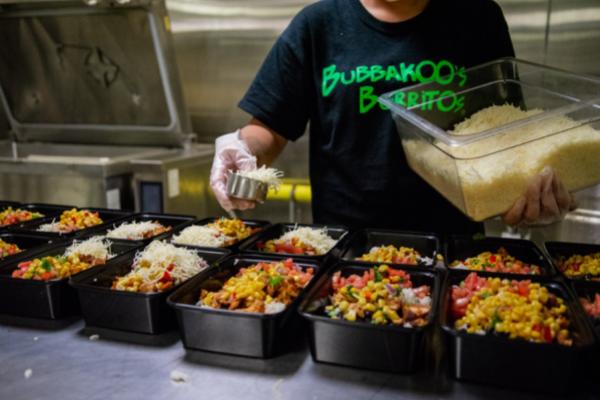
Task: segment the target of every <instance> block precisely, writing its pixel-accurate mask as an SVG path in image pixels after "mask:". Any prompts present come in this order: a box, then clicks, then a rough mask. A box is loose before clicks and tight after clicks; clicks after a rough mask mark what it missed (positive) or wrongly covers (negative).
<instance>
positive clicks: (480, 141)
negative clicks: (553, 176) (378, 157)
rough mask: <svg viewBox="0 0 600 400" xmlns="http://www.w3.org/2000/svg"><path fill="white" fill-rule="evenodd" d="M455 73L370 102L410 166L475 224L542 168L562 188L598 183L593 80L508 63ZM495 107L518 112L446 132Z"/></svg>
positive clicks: (599, 130)
mask: <svg viewBox="0 0 600 400" xmlns="http://www.w3.org/2000/svg"><path fill="white" fill-rule="evenodd" d="M459 72H460V73H455V74H452V75H448V76H444V77H441V78H439V79H436V80H435V81H431V79H430V80H429V81H428V82H425V83H421V84H418V85H414V86H410V87H406V88H402V89H400V90H397V91H394V92H390V93H386V94H384V95H383V96H381V97H380V99H379V100H380V102H381V103H382V104H383V105H384V106H386V107H388V108H389V109H390V111H391V113H392V116H393V118H394V121H395V122H396V127H397V130H398V134H399V135H400V138H401V141H402V146H403V148H404V153H405V155H406V159H407V161H408V164H409V165H410V167H411V168H412V169H413V170H414V171H415V172H416V173H417V174H419V175H420V176H421V177H422V178H423V179H424V180H425V181H427V182H428V183H429V184H430V185H431V186H433V187H434V188H435V189H436V190H437V191H438V192H440V193H441V194H442V195H443V196H444V197H446V199H448V200H449V201H450V202H451V203H452V204H454V205H455V206H456V207H457V208H459V209H460V210H461V211H462V212H463V213H465V214H466V215H468V216H469V217H470V218H472V219H474V220H476V221H482V220H484V219H487V218H489V217H493V216H495V215H499V214H502V213H504V212H506V211H507V210H508V209H509V208H510V207H511V205H512V204H513V203H514V202H515V201H516V200H517V199H518V198H519V196H521V195H522V194H523V193H524V192H525V189H526V187H527V185H528V183H529V182H530V181H531V179H532V178H533V177H534V176H535V175H537V174H539V173H540V172H541V171H542V169H543V168H544V167H546V166H549V167H552V168H553V169H554V170H555V171H556V172H557V173H558V175H559V176H560V179H561V180H562V182H563V183H564V185H565V186H566V188H567V189H568V190H569V191H576V190H579V189H583V188H585V187H588V186H592V185H595V184H596V183H598V182H600V122H599V121H600V79H598V78H591V77H585V76H580V75H575V74H571V73H568V72H564V71H560V70H556V69H553V68H549V67H545V66H542V65H537V64H533V63H529V62H525V61H520V60H517V59H513V58H505V59H499V60H496V61H493V62H490V63H487V64H483V65H480V66H477V67H473V68H470V69H466V70H461V71H459ZM415 95H417V96H416V98H417V100H415ZM405 99H413V100H411V101H409V102H407V101H405ZM505 104H511V105H513V106H516V107H518V108H520V109H521V110H523V111H527V113H524V112H515V110H507V109H506V108H504V107H502V109H501V110H500V109H499V110H495V111H491V112H488V113H487V115H486V117H485V118H482V121H483V123H482V124H474V123H473V124H471V126H470V127H469V129H468V131H463V132H462V134H461V135H457V134H454V133H451V132H449V131H450V130H452V129H453V128H454V127H455V125H456V124H457V123H460V122H462V121H464V120H465V119H467V118H470V117H471V116H473V114H475V113H476V112H478V111H480V110H482V109H485V108H488V107H490V106H493V105H496V106H502V105H505ZM488 111H489V110H488ZM507 114H511V115H512V116H510V115H507Z"/></svg>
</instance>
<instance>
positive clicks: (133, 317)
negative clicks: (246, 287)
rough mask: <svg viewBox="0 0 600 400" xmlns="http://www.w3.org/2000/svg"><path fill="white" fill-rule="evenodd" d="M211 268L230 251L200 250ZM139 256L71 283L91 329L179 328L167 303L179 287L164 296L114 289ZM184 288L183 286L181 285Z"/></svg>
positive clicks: (155, 330)
mask: <svg viewBox="0 0 600 400" xmlns="http://www.w3.org/2000/svg"><path fill="white" fill-rule="evenodd" d="M196 251H197V252H198V254H199V255H200V256H201V257H202V258H204V260H205V261H206V262H207V263H208V264H209V266H213V265H215V263H218V262H219V260H221V259H223V258H224V257H226V256H227V255H228V254H229V251H228V250H224V249H211V250H202V251H200V250H196ZM134 257H135V253H128V254H125V255H123V256H121V257H117V258H115V259H113V260H111V261H110V262H109V263H107V265H106V266H105V267H104V268H103V269H102V270H100V271H97V273H93V274H92V273H90V274H80V276H78V277H76V278H73V279H71V285H72V286H73V287H74V288H75V289H76V290H77V293H78V296H79V301H80V303H81V311H82V314H83V319H84V320H85V323H86V325H87V326H91V327H98V328H108V329H113V330H120V331H128V332H137V333H145V334H159V333H163V332H167V331H169V330H172V329H174V328H176V327H177V322H176V319H175V314H174V312H173V310H172V309H171V308H169V306H167V303H166V299H167V297H168V296H169V295H170V294H171V293H173V291H174V290H175V289H177V287H178V286H176V287H175V288H173V289H171V290H167V291H165V292H160V293H134V292H126V291H119V290H113V289H111V286H112V283H113V280H114V279H115V278H116V277H117V276H122V275H125V274H126V273H128V272H129V271H130V270H131V265H132V263H133V259H134ZM179 286H181V284H180V285H179Z"/></svg>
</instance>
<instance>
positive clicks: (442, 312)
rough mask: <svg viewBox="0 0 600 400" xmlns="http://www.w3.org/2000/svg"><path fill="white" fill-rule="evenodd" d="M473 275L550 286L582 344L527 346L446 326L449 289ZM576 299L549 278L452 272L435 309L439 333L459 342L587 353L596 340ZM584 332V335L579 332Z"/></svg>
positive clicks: (513, 340)
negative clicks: (458, 338) (559, 293)
mask: <svg viewBox="0 0 600 400" xmlns="http://www.w3.org/2000/svg"><path fill="white" fill-rule="evenodd" d="M472 272H476V273H477V275H479V276H482V277H485V278H500V279H506V278H508V279H510V280H518V281H525V280H530V281H532V282H533V283H540V284H541V285H542V286H546V287H548V286H550V287H554V288H558V289H559V290H560V291H561V292H562V295H563V296H562V298H563V300H565V303H566V305H567V309H568V311H569V319H570V321H571V324H573V325H577V329H578V330H579V331H580V332H579V333H580V334H582V336H583V339H582V341H581V342H580V341H574V343H573V346H563V345H560V344H558V343H534V342H528V341H526V340H523V339H509V338H507V337H502V336H495V335H492V334H490V333H485V334H483V335H480V334H476V333H468V332H465V331H462V330H458V329H455V328H454V327H453V326H451V325H449V323H448V321H449V320H450V317H449V315H448V310H447V303H448V301H449V300H448V296H449V292H450V290H451V288H452V285H454V284H455V283H456V282H457V281H458V282H461V281H463V280H464V279H465V278H466V277H467V275H469V274H470V273H472ZM575 300H576V299H574V298H573V294H572V292H571V291H570V290H569V288H568V287H567V285H566V284H564V283H562V282H560V281H557V280H555V279H552V278H549V277H540V276H528V275H519V274H514V276H508V277H506V276H499V275H497V274H496V275H494V274H490V273H485V274H484V273H481V274H480V273H479V272H478V271H464V270H463V271H451V272H450V273H449V274H448V275H447V277H446V279H445V282H444V284H443V285H442V290H441V291H440V301H439V304H438V308H439V325H440V327H441V329H442V331H444V332H445V333H447V334H449V335H452V336H454V337H461V338H466V339H474V340H484V341H495V342H497V343H501V344H508V345H511V346H521V347H523V348H526V347H527V348H530V347H531V346H543V347H546V348H553V349H560V350H564V351H569V350H572V351H580V350H582V349H586V348H588V347H591V346H593V345H594V344H595V342H596V339H595V335H594V333H593V332H592V331H591V328H590V327H589V325H588V323H587V321H585V320H584V319H583V317H585V316H584V315H581V310H580V308H579V306H578V303H577V302H576V301H575ZM582 328H583V330H584V331H583V332H582V331H581V330H582Z"/></svg>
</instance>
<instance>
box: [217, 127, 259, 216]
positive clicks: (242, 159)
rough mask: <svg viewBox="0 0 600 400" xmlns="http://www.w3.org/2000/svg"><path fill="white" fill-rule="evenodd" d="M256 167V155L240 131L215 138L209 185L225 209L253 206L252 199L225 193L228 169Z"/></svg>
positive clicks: (242, 169)
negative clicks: (234, 196) (236, 197)
mask: <svg viewBox="0 0 600 400" xmlns="http://www.w3.org/2000/svg"><path fill="white" fill-rule="evenodd" d="M254 169H256V157H255V156H254V155H252V153H251V152H250V149H248V146H247V145H246V143H245V142H244V141H243V140H242V139H241V138H240V131H239V130H237V131H236V132H233V133H228V134H226V135H223V136H219V137H218V138H217V140H215V158H214V160H213V165H212V169H211V171H210V186H211V187H212V189H213V192H214V193H215V196H216V198H217V201H218V202H219V204H220V205H221V207H223V208H224V209H225V210H226V211H232V210H236V209H237V210H247V209H250V208H254V207H255V206H256V204H255V203H254V202H253V201H248V200H240V199H234V198H232V197H229V196H228V195H227V175H228V173H229V171H252V170H254Z"/></svg>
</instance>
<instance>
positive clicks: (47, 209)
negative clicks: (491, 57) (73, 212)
mask: <svg viewBox="0 0 600 400" xmlns="http://www.w3.org/2000/svg"><path fill="white" fill-rule="evenodd" d="M7 207H12V208H20V209H22V210H27V211H32V212H39V213H42V214H43V215H44V216H43V217H41V218H36V219H33V220H31V221H25V222H20V223H16V224H12V225H3V226H0V228H2V229H12V228H27V227H29V226H30V225H34V224H36V223H37V222H39V221H42V220H45V219H48V218H52V217H56V216H58V215H60V213H62V212H63V211H65V210H69V209H71V208H73V207H72V206H66V205H65V206H63V205H55V204H44V203H29V204H19V203H17V204H16V205H15V204H7V205H2V204H0V211H3V210H4V209H5V208H7Z"/></svg>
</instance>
